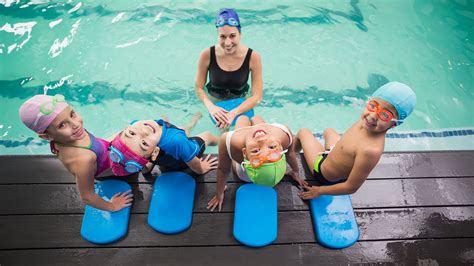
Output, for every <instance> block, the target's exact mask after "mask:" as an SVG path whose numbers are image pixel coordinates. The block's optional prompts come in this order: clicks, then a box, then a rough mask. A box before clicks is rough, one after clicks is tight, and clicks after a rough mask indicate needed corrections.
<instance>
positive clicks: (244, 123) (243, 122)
mask: <svg viewBox="0 0 474 266" xmlns="http://www.w3.org/2000/svg"><path fill="white" fill-rule="evenodd" d="M248 126H251V124H250V119H249V117H248V116H245V115H241V116H239V118H237V121H235V127H234V129H238V128H241V127H248Z"/></svg>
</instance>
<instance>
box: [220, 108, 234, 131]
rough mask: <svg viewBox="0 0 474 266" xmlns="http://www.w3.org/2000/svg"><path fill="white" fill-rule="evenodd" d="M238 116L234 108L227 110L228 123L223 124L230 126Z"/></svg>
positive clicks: (226, 126)
mask: <svg viewBox="0 0 474 266" xmlns="http://www.w3.org/2000/svg"><path fill="white" fill-rule="evenodd" d="M236 116H237V113H236V112H235V111H234V110H230V111H229V112H227V114H226V117H227V123H225V124H224V125H223V128H228V127H230V125H231V124H232V122H233V121H234V119H235V117H236Z"/></svg>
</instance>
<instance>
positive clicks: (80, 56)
mask: <svg viewBox="0 0 474 266" xmlns="http://www.w3.org/2000/svg"><path fill="white" fill-rule="evenodd" d="M226 3H227V2H215V1H195V2H191V1H142V2H141V3H136V2H135V1H67V2H66V1H64V2H60V1H38V0H36V1H30V2H29V1H15V0H3V1H0V62H1V63H0V109H1V110H0V154H3V155H4V154H47V153H49V151H48V145H46V144H47V143H46V142H44V141H41V140H39V139H38V138H36V137H35V134H34V133H33V132H31V131H29V130H28V129H27V128H26V127H25V126H23V124H22V123H21V121H20V119H19V117H18V108H19V106H20V105H21V103H22V102H24V101H25V100H26V99H27V98H29V97H31V96H33V95H34V94H37V93H48V94H51V95H53V94H56V93H61V94H63V95H65V96H66V99H67V100H68V102H69V103H70V104H71V105H72V106H73V107H74V108H75V109H76V111H77V112H79V113H80V114H81V115H82V116H83V118H84V121H85V127H86V128H87V129H88V130H89V131H91V132H93V133H94V134H95V135H97V136H102V137H108V136H110V135H113V134H114V133H115V132H117V131H119V130H120V129H121V128H123V127H124V126H125V125H127V124H128V123H129V122H130V121H131V120H133V119H154V118H159V117H160V116H161V115H166V116H168V117H169V119H170V122H172V123H174V124H176V125H184V124H186V123H187V121H188V120H189V119H190V118H191V117H192V116H193V114H194V113H195V112H198V111H200V112H202V113H203V114H204V115H203V118H202V119H201V121H200V122H199V123H198V124H197V126H196V128H195V129H194V130H193V131H192V133H193V134H197V133H199V132H201V131H204V130H211V131H212V132H214V133H216V134H218V133H219V131H218V130H217V129H215V128H213V126H212V123H211V121H210V120H209V118H208V117H207V114H206V109H205V108H204V106H203V105H202V104H201V103H200V102H199V100H197V98H196V96H195V93H194V77H195V74H196V63H197V59H198V56H199V53H200V51H201V50H202V49H204V48H205V47H209V46H212V45H214V44H216V42H217V35H216V29H215V27H214V25H213V21H214V16H215V13H216V12H217V10H218V9H219V8H221V7H224V5H225V4H226ZM232 7H234V8H236V9H237V11H238V12H239V14H240V17H241V23H242V33H243V35H242V43H243V44H245V45H248V46H249V47H251V48H253V49H254V50H256V51H257V52H258V53H260V55H261V57H262V63H263V81H264V99H263V101H262V102H261V104H260V105H258V107H257V108H256V109H255V111H256V113H257V114H259V115H262V116H263V117H264V118H266V120H267V121H269V122H280V123H284V124H287V125H288V126H289V127H290V128H291V129H292V130H293V131H294V132H296V131H297V130H298V129H300V128H302V127H307V128H309V129H311V130H312V131H313V132H314V133H315V134H316V135H318V134H320V133H321V132H322V131H323V130H324V128H327V127H333V128H335V129H337V130H338V131H339V132H343V131H345V130H346V129H347V128H349V127H350V126H351V125H352V124H353V123H354V122H355V121H356V120H357V119H358V118H359V116H360V113H361V112H362V109H363V107H364V102H365V101H366V100H367V99H368V98H369V96H370V95H371V94H372V92H373V91H374V90H376V89H377V88H378V87H379V86H381V85H382V84H384V83H386V82H388V81H401V82H404V83H407V84H409V85H410V86H411V87H412V88H413V89H414V90H415V92H416V94H417V98H418V102H417V106H416V109H415V111H414V113H413V114H412V115H411V116H410V117H409V119H408V120H407V121H406V122H405V123H404V124H403V125H402V126H401V127H399V128H395V129H392V130H391V131H390V132H392V133H393V134H392V135H389V138H388V141H387V147H386V149H387V150H439V149H474V134H473V129H474V117H473V115H472V111H473V109H472V106H473V101H474V91H473V85H474V82H473V76H474V67H473V63H474V43H473V38H474V12H473V11H474V1H469V0H464V1H462V0H459V1H439V0H433V1H427V0H426V1H409V0H404V1H384V0H379V1H375V0H374V1H369V0H367V1H298V2H297V3H294V2H292V1H291V2H290V1H239V2H237V3H235V4H234V5H233V6H232ZM422 132H425V133H426V134H422ZM439 132H441V133H439ZM443 132H448V133H443ZM454 132H461V133H458V134H455V133H454ZM397 134H401V135H397ZM397 136H405V137H397ZM214 151H215V150H214Z"/></svg>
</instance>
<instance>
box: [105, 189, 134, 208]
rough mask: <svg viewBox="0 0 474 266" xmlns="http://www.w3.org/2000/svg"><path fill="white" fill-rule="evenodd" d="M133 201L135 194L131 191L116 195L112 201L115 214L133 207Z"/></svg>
mask: <svg viewBox="0 0 474 266" xmlns="http://www.w3.org/2000/svg"><path fill="white" fill-rule="evenodd" d="M132 201H133V194H132V191H131V190H128V191H126V192H123V193H122V192H119V193H117V194H115V195H114V196H113V197H112V199H110V202H111V203H112V205H113V210H112V211H114V212H116V211H119V210H121V209H123V208H125V207H128V206H130V205H132V203H131V202H132Z"/></svg>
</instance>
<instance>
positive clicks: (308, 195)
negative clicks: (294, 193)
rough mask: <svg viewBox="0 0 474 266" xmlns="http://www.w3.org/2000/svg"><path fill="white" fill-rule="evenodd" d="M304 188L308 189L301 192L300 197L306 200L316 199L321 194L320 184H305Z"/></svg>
mask: <svg viewBox="0 0 474 266" xmlns="http://www.w3.org/2000/svg"><path fill="white" fill-rule="evenodd" d="M303 188H304V189H305V190H306V191H305V192H301V193H299V194H298V196H300V198H302V199H304V200H308V199H314V198H317V197H319V196H320V195H321V194H320V193H319V187H318V186H308V185H307V184H305V185H303Z"/></svg>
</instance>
